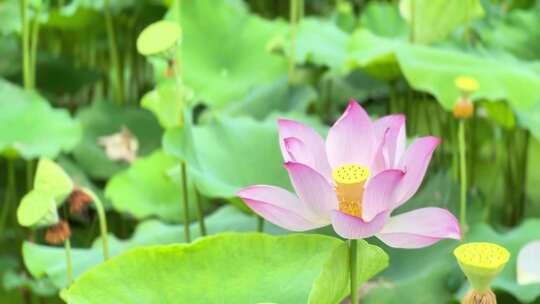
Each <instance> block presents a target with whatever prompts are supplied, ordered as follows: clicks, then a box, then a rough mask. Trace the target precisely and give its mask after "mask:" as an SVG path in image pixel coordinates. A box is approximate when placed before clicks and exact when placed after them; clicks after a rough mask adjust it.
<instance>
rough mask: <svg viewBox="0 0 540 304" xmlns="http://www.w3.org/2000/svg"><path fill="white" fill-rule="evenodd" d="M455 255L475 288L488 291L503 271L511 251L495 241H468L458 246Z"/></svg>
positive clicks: (479, 290) (478, 290)
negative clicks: (494, 242)
mask: <svg viewBox="0 0 540 304" xmlns="http://www.w3.org/2000/svg"><path fill="white" fill-rule="evenodd" d="M454 255H455V257H456V259H457V261H458V264H459V266H460V267H461V270H463V272H464V273H465V275H466V276H467V278H468V279H469V282H470V283H471V285H472V287H473V289H474V290H475V291H477V292H483V291H487V290H489V288H490V285H491V282H492V281H493V279H495V277H496V276H497V275H498V274H499V273H500V272H501V271H502V269H503V268H504V266H505V265H506V263H507V262H508V260H509V259H510V252H508V250H506V249H505V248H504V247H502V246H499V245H497V244H493V243H467V244H463V245H460V246H458V247H457V248H456V249H455V250H454Z"/></svg>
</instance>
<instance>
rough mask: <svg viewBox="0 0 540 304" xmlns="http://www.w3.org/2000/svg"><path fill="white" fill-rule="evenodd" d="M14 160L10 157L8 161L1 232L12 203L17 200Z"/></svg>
mask: <svg viewBox="0 0 540 304" xmlns="http://www.w3.org/2000/svg"><path fill="white" fill-rule="evenodd" d="M13 162H14V161H13V160H12V159H8V161H7V184H6V189H5V192H4V203H3V205H2V213H1V215H0V234H1V233H2V231H3V230H4V227H5V225H6V222H7V221H8V218H9V213H10V209H11V205H12V204H13V201H14V200H15V195H16V194H15V193H16V192H17V190H16V185H15V183H16V178H15V167H14V163H13Z"/></svg>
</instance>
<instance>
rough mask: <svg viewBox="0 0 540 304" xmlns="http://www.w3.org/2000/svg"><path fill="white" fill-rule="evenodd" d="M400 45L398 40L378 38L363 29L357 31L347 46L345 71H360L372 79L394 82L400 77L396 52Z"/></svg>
mask: <svg viewBox="0 0 540 304" xmlns="http://www.w3.org/2000/svg"><path fill="white" fill-rule="evenodd" d="M402 44H403V42H402V41H401V40H398V39H387V38H382V37H378V36H376V35H374V34H372V33H371V32H370V31H368V30H365V29H361V30H357V31H356V32H354V33H353V35H352V36H351V39H350V40H349V42H348V45H347V60H346V70H347V71H352V70H355V69H362V70H364V71H365V72H366V73H368V74H369V75H371V76H373V77H376V78H379V79H383V80H389V81H391V80H395V79H397V78H398V77H400V76H401V70H400V68H399V65H398V62H397V59H396V51H397V50H398V49H399V48H400V47H401V46H402Z"/></svg>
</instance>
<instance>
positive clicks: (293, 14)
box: [289, 0, 303, 83]
mask: <svg viewBox="0 0 540 304" xmlns="http://www.w3.org/2000/svg"><path fill="white" fill-rule="evenodd" d="M302 4H303V1H301V0H290V8H289V18H290V26H291V47H290V53H289V83H290V82H293V81H294V76H295V72H296V70H295V68H296V35H297V32H298V24H299V23H300V14H301V12H302V11H303V7H301V5H302Z"/></svg>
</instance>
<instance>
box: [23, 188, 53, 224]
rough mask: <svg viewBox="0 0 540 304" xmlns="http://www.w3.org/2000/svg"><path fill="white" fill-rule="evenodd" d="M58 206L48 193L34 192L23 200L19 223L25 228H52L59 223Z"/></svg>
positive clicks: (29, 193)
mask: <svg viewBox="0 0 540 304" xmlns="http://www.w3.org/2000/svg"><path fill="white" fill-rule="evenodd" d="M56 208H57V205H56V202H55V201H54V199H53V197H52V196H51V195H50V194H49V193H48V192H43V191H40V190H37V189H36V190H32V191H30V192H28V193H27V194H26V195H25V196H24V197H23V198H22V200H21V203H20V204H19V208H18V209H17V221H18V222H19V224H20V225H21V226H24V227H42V226H51V225H54V224H56V223H58V212H57V211H56Z"/></svg>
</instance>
